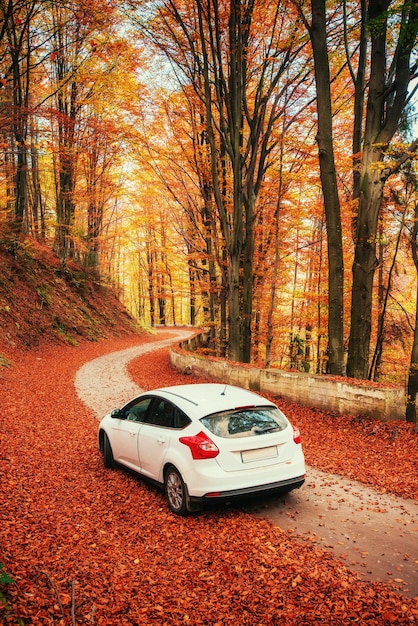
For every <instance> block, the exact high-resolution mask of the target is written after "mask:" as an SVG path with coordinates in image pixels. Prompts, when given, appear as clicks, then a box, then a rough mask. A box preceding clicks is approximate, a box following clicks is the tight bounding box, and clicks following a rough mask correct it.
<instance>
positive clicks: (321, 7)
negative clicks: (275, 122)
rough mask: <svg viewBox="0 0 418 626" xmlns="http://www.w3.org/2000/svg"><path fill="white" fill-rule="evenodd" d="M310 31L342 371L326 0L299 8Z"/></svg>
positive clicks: (335, 368) (333, 330)
mask: <svg viewBox="0 0 418 626" xmlns="http://www.w3.org/2000/svg"><path fill="white" fill-rule="evenodd" d="M300 13H301V15H302V18H303V20H304V22H305V25H306V26H307V29H308V31H309V34H310V38H311V43H312V50H313V56H314V67H315V83H316V101H317V114H318V133H317V142H318V152H319V167H320V174H321V184H322V193H323V197H324V207H325V216H326V227H327V245H328V352H329V365H328V367H329V373H330V374H337V375H343V374H344V373H345V364H344V257H343V244H342V228H341V210H340V199H339V195H338V185H337V170H336V164H335V157H334V140H333V128H332V116H333V113H332V103H331V78H330V68H329V58H328V47H327V16H326V3H325V0H311V21H310V22H309V20H308V18H307V17H305V15H304V14H303V12H302V11H300Z"/></svg>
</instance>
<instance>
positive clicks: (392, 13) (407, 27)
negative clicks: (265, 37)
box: [347, 0, 418, 378]
mask: <svg viewBox="0 0 418 626" xmlns="http://www.w3.org/2000/svg"><path fill="white" fill-rule="evenodd" d="M360 15H361V22H362V28H361V33H362V35H361V36H362V37H365V36H366V33H367V35H368V37H369V40H370V57H369V59H370V73H369V80H368V85H367V93H366V99H367V104H366V118H365V126H364V136H363V143H362V152H361V158H360V160H359V182H358V185H355V187H354V198H355V200H357V202H358V206H357V211H356V215H355V221H354V226H355V228H354V244H355V257H354V263H353V282H352V298H351V302H352V304H351V323H350V337H349V344H348V360H347V374H348V375H349V376H352V377H355V378H367V376H368V372H369V351H370V337H371V329H372V296H373V284H374V274H375V270H376V268H377V266H378V261H377V258H376V242H377V240H378V219H379V212H380V208H381V204H382V197H383V190H384V187H385V184H386V181H387V180H388V178H389V177H390V176H391V175H393V174H394V173H396V172H397V171H398V170H399V168H400V166H401V165H402V164H403V163H404V162H405V161H406V160H407V159H409V158H410V157H411V156H413V155H414V153H415V152H416V150H417V143H418V142H417V140H415V141H413V142H412V143H411V145H409V146H407V147H405V149H404V152H403V154H401V155H399V157H398V159H397V161H396V162H390V161H389V157H387V155H388V154H389V148H390V142H391V141H392V139H393V138H394V136H395V134H396V132H397V130H398V127H399V124H400V121H401V119H402V116H403V115H404V112H405V107H406V106H407V104H408V102H409V101H410V99H411V98H412V95H413V92H414V91H416V87H415V88H413V89H412V90H410V89H409V88H410V83H411V80H412V78H413V77H414V75H416V72H417V69H418V65H417V56H416V43H417V33H418V4H417V2H409V1H408V0H405V1H404V2H401V3H400V5H399V6H397V7H396V8H392V6H391V3H390V2H389V0H369V2H368V5H367V13H366V6H365V5H364V4H361V13H360ZM362 45H363V46H364V43H363V42H362ZM359 90H363V82H362V81H358V83H357V84H356V91H357V94H358V92H359ZM357 97H358V98H359V95H358V96H357Z"/></svg>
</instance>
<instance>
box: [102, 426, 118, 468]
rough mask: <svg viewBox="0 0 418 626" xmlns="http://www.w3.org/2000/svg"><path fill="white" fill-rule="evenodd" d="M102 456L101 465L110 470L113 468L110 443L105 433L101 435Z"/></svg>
mask: <svg viewBox="0 0 418 626" xmlns="http://www.w3.org/2000/svg"><path fill="white" fill-rule="evenodd" d="M102 454H103V463H104V466H105V467H108V468H110V469H111V468H112V467H114V466H115V462H114V460H113V452H112V447H111V445H110V441H109V438H108V436H107V435H106V433H104V435H103V442H102Z"/></svg>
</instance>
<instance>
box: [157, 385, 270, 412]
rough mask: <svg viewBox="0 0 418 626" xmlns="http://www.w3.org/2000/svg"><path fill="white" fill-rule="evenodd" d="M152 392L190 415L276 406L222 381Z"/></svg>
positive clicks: (178, 386) (177, 386)
mask: <svg viewBox="0 0 418 626" xmlns="http://www.w3.org/2000/svg"><path fill="white" fill-rule="evenodd" d="M148 393H152V394H155V395H158V396H161V397H164V398H166V399H168V400H172V402H174V403H175V404H177V406H178V407H180V408H181V409H182V410H183V411H184V412H185V413H186V414H187V415H189V416H190V417H195V418H196V419H200V418H201V417H203V416H205V415H210V414H211V413H217V412H218V411H226V410H228V409H236V408H242V407H244V406H245V407H248V406H276V405H275V404H274V403H273V402H270V401H269V400H267V399H266V398H263V397H262V396H260V395H258V394H257V393H254V392H252V391H249V390H248V389H242V388H241V387H235V386H233V385H225V384H224V383H195V384H188V385H174V386H172V387H161V388H160V389H154V390H153V391H152V392H148Z"/></svg>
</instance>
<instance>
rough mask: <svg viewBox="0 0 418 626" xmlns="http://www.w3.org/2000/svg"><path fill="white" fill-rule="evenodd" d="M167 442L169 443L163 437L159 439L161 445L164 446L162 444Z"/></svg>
mask: <svg viewBox="0 0 418 626" xmlns="http://www.w3.org/2000/svg"><path fill="white" fill-rule="evenodd" d="M166 441H167V440H166V439H163V438H162V437H159V438H158V439H157V443H161V444H162V443H165V442H166Z"/></svg>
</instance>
